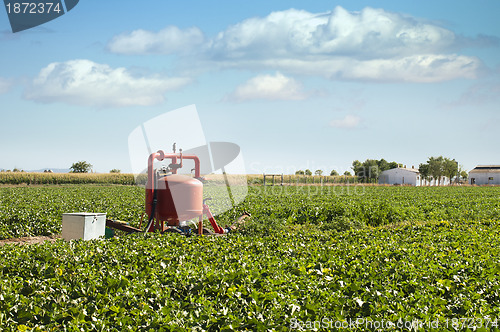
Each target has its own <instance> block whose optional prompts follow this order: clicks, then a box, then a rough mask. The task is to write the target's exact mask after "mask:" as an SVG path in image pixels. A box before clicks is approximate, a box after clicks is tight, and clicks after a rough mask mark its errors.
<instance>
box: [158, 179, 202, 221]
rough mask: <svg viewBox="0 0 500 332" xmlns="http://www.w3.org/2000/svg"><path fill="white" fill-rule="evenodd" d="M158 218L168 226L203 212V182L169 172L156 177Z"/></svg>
mask: <svg viewBox="0 0 500 332" xmlns="http://www.w3.org/2000/svg"><path fill="white" fill-rule="evenodd" d="M157 201H158V203H157V205H156V209H157V212H158V219H159V220H163V221H167V222H168V225H169V226H178V225H179V221H183V220H189V219H193V218H196V217H198V216H200V215H201V214H203V183H202V182H201V181H200V180H197V179H194V178H191V177H189V176H185V175H179V174H169V175H166V176H163V177H160V178H159V179H158V192H157Z"/></svg>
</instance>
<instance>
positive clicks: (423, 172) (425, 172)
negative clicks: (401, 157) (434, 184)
mask: <svg viewBox="0 0 500 332" xmlns="http://www.w3.org/2000/svg"><path fill="white" fill-rule="evenodd" d="M418 171H419V172H420V184H422V180H425V182H426V183H427V181H429V176H430V173H429V164H420V165H418Z"/></svg>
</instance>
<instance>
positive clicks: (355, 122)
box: [330, 114, 361, 129]
mask: <svg viewBox="0 0 500 332" xmlns="http://www.w3.org/2000/svg"><path fill="white" fill-rule="evenodd" d="M360 123H361V118H360V117H359V116H356V115H350V114H349V115H346V116H345V117H343V118H342V119H335V120H332V121H331V122H330V126H331V127H334V128H343V129H352V128H356V127H358V126H359V124H360Z"/></svg>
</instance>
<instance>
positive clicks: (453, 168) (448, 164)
mask: <svg viewBox="0 0 500 332" xmlns="http://www.w3.org/2000/svg"><path fill="white" fill-rule="evenodd" d="M457 173H458V163H457V161H456V160H455V159H448V158H444V160H443V174H444V175H445V176H446V177H448V178H449V179H450V185H451V179H453V178H454V177H455V176H457Z"/></svg>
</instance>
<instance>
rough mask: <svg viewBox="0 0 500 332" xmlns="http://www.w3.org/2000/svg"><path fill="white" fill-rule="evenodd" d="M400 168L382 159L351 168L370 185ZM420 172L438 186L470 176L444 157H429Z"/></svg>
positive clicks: (397, 164) (422, 178) (299, 172)
mask: <svg viewBox="0 0 500 332" xmlns="http://www.w3.org/2000/svg"><path fill="white" fill-rule="evenodd" d="M398 167H403V164H402V163H398V162H395V161H391V162H389V161H387V160H385V159H383V158H382V159H380V160H377V159H366V160H365V161H363V162H361V161H359V160H354V161H353V162H352V167H351V168H352V170H353V172H354V176H355V177H356V178H357V180H358V181H360V182H365V183H370V182H376V181H378V178H379V176H380V173H382V172H383V171H386V170H389V169H393V168H398ZM418 171H419V173H420V177H421V181H422V180H423V181H426V182H427V183H430V182H432V181H435V182H436V183H437V184H438V185H441V183H444V180H445V178H448V179H449V182H450V183H451V182H452V181H453V179H454V178H455V179H456V180H459V179H460V178H461V179H464V180H466V179H467V176H468V174H467V171H465V170H463V169H462V168H461V167H460V165H459V163H458V162H457V161H456V160H455V159H450V158H447V157H443V156H439V157H429V159H428V160H427V162H425V163H421V164H419V166H418ZM295 174H296V175H312V174H313V172H312V171H311V170H309V169H306V170H305V171H303V170H298V171H296V172H295ZM314 174H315V175H323V171H322V170H316V171H315V172H314ZM330 175H331V176H338V175H340V174H339V173H338V172H337V171H336V170H332V171H331V172H330ZM343 175H346V176H352V175H351V173H350V172H349V171H346V172H344V174H343Z"/></svg>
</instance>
